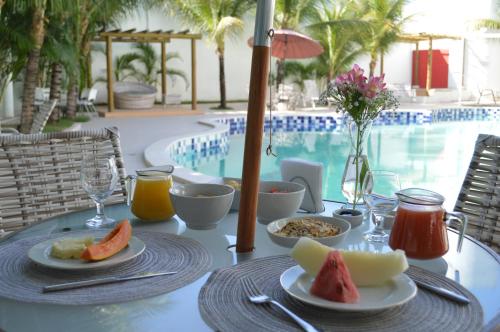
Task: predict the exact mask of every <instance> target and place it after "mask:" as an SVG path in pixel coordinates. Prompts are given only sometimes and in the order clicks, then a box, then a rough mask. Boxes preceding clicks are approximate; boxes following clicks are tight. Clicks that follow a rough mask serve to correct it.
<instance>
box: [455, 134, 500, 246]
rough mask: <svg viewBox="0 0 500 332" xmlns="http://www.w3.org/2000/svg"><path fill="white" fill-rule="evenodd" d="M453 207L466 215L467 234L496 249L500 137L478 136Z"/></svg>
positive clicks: (499, 239)
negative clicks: (467, 221) (467, 220)
mask: <svg viewBox="0 0 500 332" xmlns="http://www.w3.org/2000/svg"><path fill="white" fill-rule="evenodd" d="M455 211H460V212H463V213H464V214H466V215H467V217H468V219H469V223H468V226H467V231H466V232H467V234H469V235H470V236H472V237H474V238H475V239H478V240H479V241H481V242H483V243H485V244H487V245H488V246H490V247H491V248H492V249H493V250H495V251H496V252H500V137H497V136H493V135H484V134H480V135H479V136H478V138H477V141H476V146H475V149H474V154H473V156H472V160H471V162H470V165H469V169H468V170H467V174H466V175H465V179H464V182H463V184H462V189H461V190H460V194H459V195H458V199H457V202H456V204H455Z"/></svg>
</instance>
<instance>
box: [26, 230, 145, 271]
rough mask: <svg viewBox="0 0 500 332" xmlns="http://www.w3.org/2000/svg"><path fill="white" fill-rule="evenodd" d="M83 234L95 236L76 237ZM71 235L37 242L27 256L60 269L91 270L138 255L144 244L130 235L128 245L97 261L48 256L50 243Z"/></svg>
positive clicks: (97, 238) (119, 262)
mask: <svg viewBox="0 0 500 332" xmlns="http://www.w3.org/2000/svg"><path fill="white" fill-rule="evenodd" d="M85 236H95V233H93V234H92V233H90V234H81V233H80V234H78V237H85ZM67 237H71V236H68V235H65V236H62V237H60V238H56V239H50V240H47V241H43V242H41V243H38V244H36V245H34V246H33V247H32V248H31V249H30V250H29V251H28V257H29V258H30V259H31V260H32V261H33V262H35V263H37V264H40V265H43V266H46V267H50V268H53V269H60V270H92V269H99V268H103V267H111V266H114V265H118V264H121V263H124V262H126V261H129V260H131V259H133V258H135V257H137V256H139V255H140V254H141V253H142V252H143V251H144V249H145V248H146V246H145V245H144V242H142V241H141V240H139V239H138V238H136V237H135V236H132V238H131V239H130V241H128V246H127V247H125V249H123V250H122V251H120V252H119V253H117V254H116V255H114V256H111V257H109V258H106V259H104V260H102V261H97V262H87V261H84V260H80V259H59V258H54V257H52V256H50V250H51V248H52V244H53V243H54V242H55V241H58V240H61V239H63V238H67ZM101 238H103V236H100V237H99V236H96V239H95V240H96V241H99V240H100V239H101Z"/></svg>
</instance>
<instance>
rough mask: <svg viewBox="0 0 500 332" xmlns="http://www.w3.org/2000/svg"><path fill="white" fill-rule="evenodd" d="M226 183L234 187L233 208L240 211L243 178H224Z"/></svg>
mask: <svg viewBox="0 0 500 332" xmlns="http://www.w3.org/2000/svg"><path fill="white" fill-rule="evenodd" d="M222 180H223V181H224V184H225V185H227V186H230V187H232V188H233V189H234V198H233V203H232V204H231V210H233V211H238V210H239V209H240V195H241V179H238V178H223V179H222Z"/></svg>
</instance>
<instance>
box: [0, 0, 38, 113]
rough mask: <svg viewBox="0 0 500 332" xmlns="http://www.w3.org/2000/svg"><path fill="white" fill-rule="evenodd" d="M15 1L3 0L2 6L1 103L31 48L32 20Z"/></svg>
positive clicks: (0, 33)
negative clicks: (30, 32)
mask: <svg viewBox="0 0 500 332" xmlns="http://www.w3.org/2000/svg"><path fill="white" fill-rule="evenodd" d="M14 6H15V2H13V1H9V2H3V3H2V7H1V8H0V9H1V11H0V36H2V37H1V38H0V59H1V61H0V104H1V103H2V100H3V95H4V93H5V88H6V87H7V85H8V84H9V83H10V82H11V81H12V80H14V79H16V78H17V77H18V75H19V74H20V73H21V71H22V69H23V68H24V65H25V63H26V58H27V57H28V53H29V51H30V49H31V45H32V41H31V38H30V36H29V35H28V31H30V29H31V22H30V21H29V20H26V18H25V13H23V12H20V10H18V9H17V8H14Z"/></svg>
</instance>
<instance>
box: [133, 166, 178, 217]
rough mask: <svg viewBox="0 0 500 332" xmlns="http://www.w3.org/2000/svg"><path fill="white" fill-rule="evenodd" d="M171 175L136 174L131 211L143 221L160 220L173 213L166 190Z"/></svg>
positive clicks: (170, 181)
mask: <svg viewBox="0 0 500 332" xmlns="http://www.w3.org/2000/svg"><path fill="white" fill-rule="evenodd" d="M170 187H172V177H171V176H138V177H137V180H136V183H135V190H134V195H133V200H132V208H131V209H132V213H133V214H134V215H135V216H136V217H137V218H139V219H142V220H145V221H160V220H167V219H170V218H172V216H173V215H174V214H175V212H174V207H173V205H172V202H171V201H170V195H169V193H168V190H169V189H170Z"/></svg>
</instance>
